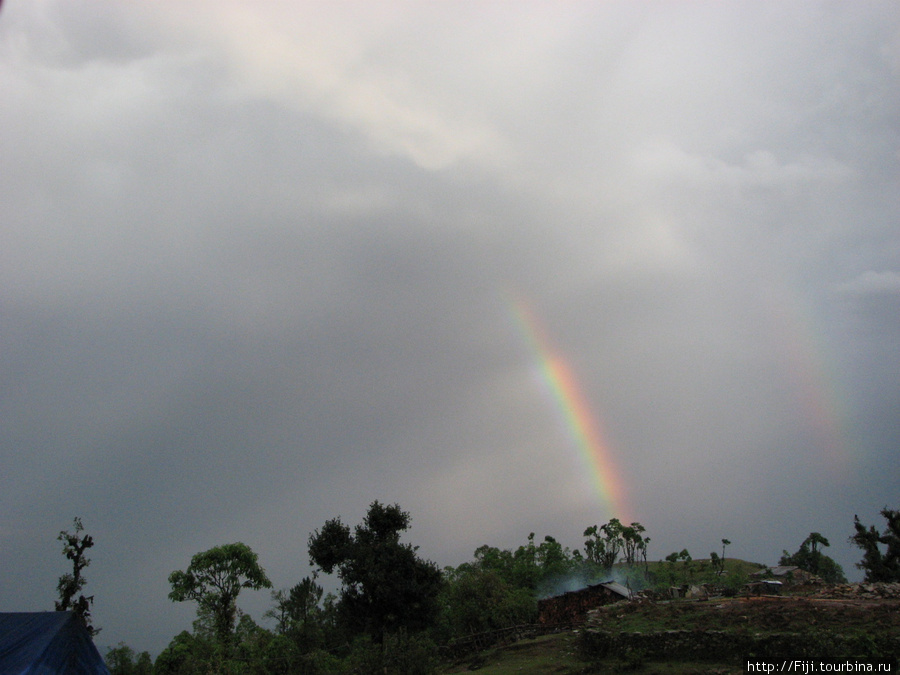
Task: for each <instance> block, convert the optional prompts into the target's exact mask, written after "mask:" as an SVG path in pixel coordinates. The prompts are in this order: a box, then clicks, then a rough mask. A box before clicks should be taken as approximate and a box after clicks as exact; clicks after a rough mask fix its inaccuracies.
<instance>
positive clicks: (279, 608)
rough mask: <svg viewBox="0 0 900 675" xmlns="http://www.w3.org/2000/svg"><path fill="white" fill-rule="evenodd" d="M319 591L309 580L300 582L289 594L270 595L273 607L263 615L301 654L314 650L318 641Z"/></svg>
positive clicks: (320, 592)
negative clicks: (275, 623) (270, 619)
mask: <svg viewBox="0 0 900 675" xmlns="http://www.w3.org/2000/svg"><path fill="white" fill-rule="evenodd" d="M322 593H323V589H322V587H321V586H319V584H317V583H316V582H315V580H314V578H312V577H304V578H303V580H302V581H301V582H300V583H298V584H297V585H296V586H294V587H293V588H291V589H290V590H289V591H283V590H279V591H274V592H273V593H272V600H274V601H275V607H274V608H272V609H270V610H269V611H267V612H266V616H268V617H272V618H274V619H275V620H276V621H277V623H278V625H277V628H276V630H277V631H278V633H280V634H281V635H285V636H287V637H289V638H291V639H292V640H293V641H294V643H295V644H296V645H297V647H298V648H299V649H300V650H301V652H302V653H306V652H307V651H308V650H310V649H312V648H313V647H315V646H316V645H317V644H318V643H319V642H320V638H321V632H322V626H321V615H322V608H321V607H320V606H319V602H320V601H321V600H322Z"/></svg>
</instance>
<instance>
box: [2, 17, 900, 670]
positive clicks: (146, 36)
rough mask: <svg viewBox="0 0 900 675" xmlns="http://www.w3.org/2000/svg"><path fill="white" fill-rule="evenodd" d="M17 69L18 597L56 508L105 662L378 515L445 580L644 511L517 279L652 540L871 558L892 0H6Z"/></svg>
mask: <svg viewBox="0 0 900 675" xmlns="http://www.w3.org/2000/svg"><path fill="white" fill-rule="evenodd" d="M0 92H2V96H0V205H2V210H0V213H2V215H0V237H2V241H0V378H2V379H0V463H2V464H0V466H2V471H0V508H2V511H0V512H2V522H0V551H2V561H3V570H4V580H3V581H2V582H0V611H37V610H47V609H52V607H53V601H54V599H55V586H56V580H57V577H58V576H59V575H60V574H62V573H64V572H65V571H67V570H66V561H65V560H64V559H63V557H62V555H61V554H60V545H59V542H57V541H56V540H55V537H56V534H57V533H58V532H59V531H60V530H61V529H68V528H70V527H71V521H72V518H73V517H74V516H80V517H81V518H82V519H83V520H84V523H85V525H86V526H87V530H88V531H89V532H90V533H91V534H93V535H94V537H95V540H96V546H95V547H94V549H92V551H91V554H92V555H91V557H92V558H93V564H92V565H91V566H90V567H89V568H88V569H87V570H86V576H87V578H88V587H87V590H88V591H89V592H91V593H93V594H94V595H95V597H96V600H95V609H94V616H95V620H96V621H95V623H96V624H97V625H99V626H102V627H103V632H102V633H101V634H100V636H99V637H98V639H97V642H98V645H100V646H101V651H103V648H104V647H105V646H106V645H115V644H116V643H117V642H119V641H120V640H124V641H126V642H127V643H128V644H129V645H130V646H132V647H133V648H135V649H137V650H138V651H141V650H145V649H146V650H149V651H151V652H152V653H154V654H156V653H158V652H159V651H160V650H161V649H162V648H163V647H165V645H166V644H167V643H168V642H169V640H170V639H171V638H172V637H173V636H174V635H176V634H177V633H178V632H180V631H181V630H184V629H188V628H190V623H191V621H192V619H193V616H194V607H193V606H192V605H190V604H187V603H185V604H173V603H171V602H170V601H169V600H168V599H167V593H168V591H169V587H168V583H167V577H168V574H169V573H170V572H171V571H172V570H175V569H183V568H184V567H186V565H187V564H188V562H189V560H190V557H191V555H193V554H194V553H196V552H198V551H202V550H205V549H207V548H209V547H211V546H215V545H218V544H223V543H227V542H232V541H243V542H245V543H247V544H249V545H250V546H251V547H252V548H253V549H254V550H255V551H256V552H257V553H258V554H259V556H260V561H261V563H262V565H263V566H264V567H265V568H266V570H267V571H268V573H269V576H270V578H271V579H272V581H273V583H274V584H275V586H276V588H286V587H290V586H292V585H294V584H295V583H297V582H298V581H299V580H300V579H301V578H302V577H304V576H305V575H307V574H309V572H310V570H311V568H310V566H309V562H308V556H307V552H306V540H307V537H308V535H309V533H310V532H311V531H312V530H314V529H316V528H319V527H321V526H322V524H323V523H324V522H325V520H327V519H328V518H332V517H335V516H341V517H342V518H343V520H344V521H345V522H347V523H351V524H354V523H357V522H359V520H360V519H361V518H362V516H363V515H364V512H365V509H366V507H367V505H368V504H369V503H370V502H371V501H373V500H375V499H378V500H380V501H382V502H388V503H392V502H398V503H399V504H400V505H401V506H402V507H403V508H404V509H406V510H408V511H410V512H411V514H412V517H413V527H412V530H411V532H410V533H409V541H411V542H412V543H414V544H417V545H419V546H420V547H421V548H420V552H421V553H422V554H423V555H424V556H426V557H428V558H430V559H432V560H434V561H435V562H437V563H438V564H439V565H440V566H446V565H457V564H459V563H461V562H464V561H466V560H469V559H471V556H472V552H473V551H474V550H475V549H476V548H477V547H478V546H480V545H482V544H490V545H494V546H499V547H503V548H508V547H516V546H518V545H520V544H522V543H524V542H525V540H526V537H527V536H528V533H529V532H532V531H533V532H535V533H536V534H537V536H538V537H539V538H542V537H543V536H544V535H548V534H549V535H552V536H554V537H556V538H557V539H559V540H561V541H562V542H563V543H564V544H565V545H567V546H570V547H572V548H575V547H580V546H581V545H582V540H581V536H580V535H581V532H582V531H583V530H584V528H585V527H587V526H589V525H592V524H595V523H597V524H599V523H603V522H606V521H607V520H608V519H609V518H611V517H613V516H616V515H625V514H618V513H614V512H612V511H611V510H610V509H609V508H608V506H607V505H606V502H605V500H604V499H603V496H602V495H598V494H597V492H596V490H595V488H594V481H593V480H592V477H591V476H590V472H589V470H588V468H587V467H586V465H585V464H584V462H583V460H582V458H581V457H580V456H579V454H578V451H577V449H576V447H575V446H574V445H573V442H572V440H571V438H570V436H569V435H568V434H567V432H566V429H565V428H564V427H563V426H562V425H561V424H560V422H559V416H558V414H557V411H556V410H555V409H554V406H553V405H552V403H551V402H550V401H549V399H548V398H547V395H546V392H545V391H544V389H543V388H542V385H541V383H540V381H539V379H538V377H537V374H536V363H535V359H534V355H533V354H530V353H529V352H528V350H527V349H526V348H525V347H524V346H523V342H522V340H521V337H520V336H519V335H518V334H517V329H516V326H515V322H514V320H513V318H512V316H511V311H510V307H509V302H510V297H512V296H517V297H520V298H522V299H524V301H525V302H527V304H528V305H529V306H530V308H531V310H532V311H533V312H534V314H535V315H536V316H537V317H539V320H540V322H541V323H542V325H543V327H544V329H545V330H546V332H547V335H548V336H549V337H550V339H551V340H552V341H553V343H554V345H555V347H556V348H557V350H558V351H559V353H560V354H562V355H564V356H565V358H566V359H568V361H569V364H570V365H571V367H572V369H573V371H574V372H575V373H576V375H577V377H578V380H579V382H580V383H581V386H582V388H583V393H584V395H585V397H586V399H587V400H588V401H589V402H590V405H591V410H592V412H593V414H594V416H595V417H596V419H597V422H598V423H599V424H602V426H603V428H604V429H605V434H606V440H607V443H608V446H609V452H610V454H611V456H612V458H613V459H614V460H615V463H616V464H617V465H618V466H619V470H620V473H621V475H620V476H616V477H606V479H607V480H611V481H615V482H617V483H621V484H622V485H623V486H624V488H625V490H626V492H627V498H628V504H629V513H628V514H627V516H628V517H629V518H632V519H635V520H639V521H640V522H641V523H643V524H644V525H645V526H646V528H647V531H648V534H649V535H650V536H651V538H652V543H651V550H650V557H651V558H653V559H660V558H663V557H664V556H665V555H667V554H668V553H669V552H671V551H672V550H681V549H682V548H685V547H687V548H688V549H689V550H690V551H691V553H692V555H694V557H695V558H697V557H703V556H706V555H707V554H708V552H709V551H712V550H718V546H719V542H720V539H721V538H723V537H727V538H729V539H730V540H731V541H732V542H733V545H732V547H731V548H730V549H729V555H735V556H739V557H742V558H745V559H750V560H754V561H758V562H765V563H770V564H774V563H776V562H777V559H778V557H779V555H780V554H781V551H782V549H785V548H787V549H790V550H791V551H793V550H796V548H797V547H798V545H799V544H800V542H801V541H802V540H803V538H804V537H805V536H806V535H807V534H808V533H809V532H811V531H819V532H821V533H822V534H823V535H825V536H826V537H828V538H829V539H830V540H831V543H832V547H831V548H830V549H829V550H828V553H829V554H831V555H832V556H833V557H835V559H837V560H838V562H839V563H841V564H842V565H843V566H844V569H845V571H846V572H847V573H848V575H849V576H850V577H851V578H856V579H858V578H860V576H859V572H858V571H857V570H855V569H854V568H853V564H854V563H855V562H857V561H858V560H859V559H860V557H861V556H860V555H859V552H858V551H856V550H853V549H852V548H851V547H850V546H849V544H848V543H847V537H848V535H849V534H850V533H851V531H852V520H853V515H854V514H856V513H858V514H860V516H861V518H862V519H863V520H864V521H866V522H869V523H872V524H875V523H878V524H879V526H880V525H881V524H882V523H881V521H880V518H879V517H878V515H877V513H878V510H879V509H880V508H881V507H883V506H889V507H891V508H897V507H900V489H898V486H900V461H898V450H900V222H898V218H900V180H898V177H900V11H898V7H897V4H896V3H895V2H893V1H892V0H885V1H884V2H852V3H849V2H848V3H832V2H802V3H800V2H796V3H782V2H778V3H776V2H769V3H760V2H746V3H744V2H730V1H729V2H693V3H681V2H679V3H674V2H671V3H668V2H602V3H599V2H598V3H593V2H583V3H582V2H570V3H556V2H518V3H500V2H498V3H488V2H472V3H460V2H406V3H404V2H390V3H386V2H385V3H368V2H359V3H349V2H348V3H326V2H321V3H312V2H309V3H282V2H254V3H245V2H239V1H238V0H233V1H232V0H224V1H223V0H217V1H215V2H213V1H209V2H205V1H196V2H174V1H169V0H164V1H161V2H153V3H121V2H113V1H112V0H109V1H102V0H92V1H90V2H87V1H80V0H30V1H29V2H23V1H21V0H20V1H18V2H17V1H15V0H8V2H5V3H4V5H3V9H2V12H0ZM329 583H330V582H329ZM239 604H240V605H241V607H242V608H244V610H245V611H248V612H249V613H250V614H251V615H252V616H253V617H254V618H255V619H257V620H258V621H262V614H263V612H264V611H265V609H266V608H267V607H268V606H269V598H268V595H267V594H266V593H257V594H252V593H248V594H247V596H246V597H242V598H241V600H240V602H239Z"/></svg>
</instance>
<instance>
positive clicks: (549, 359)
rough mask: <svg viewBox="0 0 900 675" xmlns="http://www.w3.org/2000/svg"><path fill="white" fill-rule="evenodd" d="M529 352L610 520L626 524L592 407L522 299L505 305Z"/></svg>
mask: <svg viewBox="0 0 900 675" xmlns="http://www.w3.org/2000/svg"><path fill="white" fill-rule="evenodd" d="M507 304H508V306H509V308H510V311H511V313H512V315H513V318H514V319H515V323H516V326H517V328H518V331H519V333H520V334H521V335H522V338H523V339H524V341H525V343H526V345H527V346H528V349H529V351H530V352H531V353H532V354H533V355H534V357H535V359H536V361H537V364H538V367H539V370H540V373H541V379H542V380H543V382H544V384H545V385H546V387H547V390H548V391H549V392H550V394H551V397H552V399H553V402H554V404H555V407H556V409H557V410H558V412H559V413H560V415H561V416H562V418H563V420H564V422H565V427H566V429H567V431H568V434H569V436H570V438H571V440H572V441H573V444H574V445H575V447H576V448H577V449H578V451H579V454H580V455H581V458H582V459H583V461H584V462H585V464H586V466H587V467H588V470H589V472H590V475H591V483H592V484H593V487H594V489H595V490H596V492H597V495H598V496H599V497H600V500H601V502H602V503H603V504H604V505H605V506H606V507H607V509H608V510H609V511H610V515H611V517H616V518H619V520H621V521H622V522H624V523H627V522H629V520H628V517H629V509H628V508H627V506H626V495H625V488H624V485H623V481H622V479H621V474H620V473H619V472H618V470H617V469H616V466H615V462H614V461H613V458H612V456H611V453H610V449H609V445H608V444H607V443H606V441H605V439H604V436H603V434H602V433H601V430H600V427H599V425H598V424H597V421H596V418H595V416H594V415H592V414H591V407H590V405H589V404H588V401H587V399H586V398H585V396H584V394H583V393H582V391H581V388H580V387H579V386H578V381H577V380H576V379H575V374H574V373H573V372H572V369H571V368H570V367H569V365H568V363H567V362H566V360H565V359H564V358H563V357H562V356H561V355H559V354H558V353H557V352H555V351H554V350H553V349H552V348H551V346H550V341H549V340H548V339H547V338H546V333H545V331H543V330H542V329H541V326H540V324H539V323H538V321H537V319H536V317H535V315H534V313H533V312H532V311H531V310H530V308H529V307H528V305H526V304H525V302H524V301H522V300H521V299H518V300H513V301H511V302H508V303H507Z"/></svg>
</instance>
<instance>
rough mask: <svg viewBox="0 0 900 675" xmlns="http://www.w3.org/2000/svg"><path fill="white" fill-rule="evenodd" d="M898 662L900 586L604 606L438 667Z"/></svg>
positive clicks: (719, 668) (705, 668)
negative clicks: (574, 624) (554, 628)
mask: <svg viewBox="0 0 900 675" xmlns="http://www.w3.org/2000/svg"><path fill="white" fill-rule="evenodd" d="M785 652H786V653H785ZM766 654H768V655H769V656H775V655H782V656H784V657H787V658H809V659H812V658H831V657H833V658H889V659H893V660H894V662H895V663H896V660H897V658H898V656H900V585H897V584H892V585H883V586H881V587H877V586H876V587H873V586H872V585H854V586H839V587H834V588H825V589H820V590H819V591H818V592H816V593H814V594H811V595H808V596H769V597H737V598H715V599H713V600H710V601H695V600H675V601H666V602H632V603H626V602H623V603H618V604H614V605H607V606H606V607H603V608H600V609H597V610H594V611H592V612H591V613H590V615H589V618H588V621H587V622H586V624H585V625H584V626H582V627H580V628H577V629H575V630H569V631H566V632H564V633H559V634H555V635H545V636H543V637H539V638H536V639H532V640H523V641H521V642H518V643H516V644H513V645H509V646H506V647H500V648H496V649H491V650H487V651H485V652H482V653H480V654H477V655H473V656H472V657H470V658H469V659H466V660H465V661H461V662H459V663H457V664H455V665H454V666H453V667H450V668H447V669H445V670H444V671H442V673H443V675H452V674H456V673H464V672H470V671H471V670H472V669H477V670H478V672H479V673H482V674H484V675H506V674H511V673H537V674H540V673H557V674H559V675H567V674H574V673H590V672H621V671H623V670H630V671H635V672H646V673H655V672H665V673H675V674H677V673H717V674H718V675H725V674H726V673H742V672H744V667H745V665H746V660H747V659H748V658H754V657H755V658H761V655H762V656H765V655H766Z"/></svg>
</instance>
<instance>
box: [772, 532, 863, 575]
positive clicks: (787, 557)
mask: <svg viewBox="0 0 900 675" xmlns="http://www.w3.org/2000/svg"><path fill="white" fill-rule="evenodd" d="M824 546H831V544H830V543H829V542H828V540H827V539H826V538H825V537H823V536H822V535H821V534H819V533H818V532H810V533H809V536H808V537H807V538H806V539H804V540H803V542H802V543H801V544H800V548H799V549H798V550H797V552H796V553H794V554H793V555H791V554H790V553H788V552H787V551H783V552H782V556H781V559H780V560H779V561H778V564H779V565H796V566H797V567H799V568H800V569H801V570H805V571H806V572H809V573H810V574H815V575H816V576H819V577H821V578H822V580H823V581H825V582H826V583H829V584H839V583H847V578H846V577H845V576H844V570H843V569H841V566H840V565H838V564H837V563H836V562H835V561H834V560H833V559H831V558H829V557H828V556H827V555H825V554H824V553H822V551H820V550H819V547H824Z"/></svg>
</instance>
